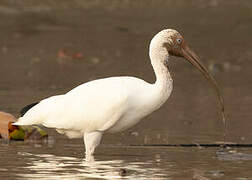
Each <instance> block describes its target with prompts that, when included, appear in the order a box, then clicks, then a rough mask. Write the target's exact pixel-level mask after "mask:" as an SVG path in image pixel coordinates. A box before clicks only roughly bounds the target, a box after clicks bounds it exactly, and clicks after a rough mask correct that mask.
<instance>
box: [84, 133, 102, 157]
mask: <svg viewBox="0 0 252 180" xmlns="http://www.w3.org/2000/svg"><path fill="white" fill-rule="evenodd" d="M102 134H103V133H102V132H100V131H94V132H89V133H84V143H85V148H86V159H88V158H89V157H91V156H92V155H93V154H94V151H95V148H96V147H97V146H98V145H99V144H100V142H101V138H102Z"/></svg>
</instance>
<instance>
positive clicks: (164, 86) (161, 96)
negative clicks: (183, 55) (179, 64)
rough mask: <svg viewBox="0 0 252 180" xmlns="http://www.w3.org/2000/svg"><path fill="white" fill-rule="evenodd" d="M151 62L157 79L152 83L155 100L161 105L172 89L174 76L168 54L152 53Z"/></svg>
mask: <svg viewBox="0 0 252 180" xmlns="http://www.w3.org/2000/svg"><path fill="white" fill-rule="evenodd" d="M150 58H151V64H152V67H153V69H154V72H155V76H156V81H155V83H154V84H153V85H152V88H153V96H155V98H153V99H154V101H156V103H157V107H159V106H161V105H162V104H163V103H164V102H165V101H166V100H167V99H168V97H169V96H170V94H171V91H172V78H171V75H170V72H169V69H168V58H169V56H168V54H167V53H166V54H164V55H163V56H162V54H160V53H159V54H150Z"/></svg>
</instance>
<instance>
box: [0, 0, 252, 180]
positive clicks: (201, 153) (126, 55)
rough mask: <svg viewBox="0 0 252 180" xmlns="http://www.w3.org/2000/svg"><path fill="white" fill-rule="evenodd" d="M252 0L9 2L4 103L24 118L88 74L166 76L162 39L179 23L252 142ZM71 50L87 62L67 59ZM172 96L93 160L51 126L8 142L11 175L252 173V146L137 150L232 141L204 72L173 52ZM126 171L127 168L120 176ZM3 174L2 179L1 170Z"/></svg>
mask: <svg viewBox="0 0 252 180" xmlns="http://www.w3.org/2000/svg"><path fill="white" fill-rule="evenodd" d="M251 9H252V3H251V1H249V0H244V1H234V0H229V1H221V0H209V1H201V0H189V1H187V0H182V1H162V0H155V1H154V0H153V1H151V0H148V1H134V2H133V1H132V2H131V1H120V2H119V1H116V0H111V1H85V0H84V1H81V0H76V1H71V2H70V1H69V2H68V1H65V0H63V1H60V3H59V2H58V1H50V0H44V1H41V2H35V1H34V2H33V1H23V0H21V1H9V0H3V1H1V2H0V32H1V33H0V37H1V40H0V55H1V59H0V61H1V66H0V99H1V101H0V110H2V111H5V112H9V113H12V114H14V115H16V116H18V111H19V110H20V108H21V107H23V106H25V105H26V104H30V103H32V102H35V101H39V100H41V99H43V98H45V97H48V96H51V95H55V94H62V93H65V92H67V91H68V90H70V89H72V88H73V87H75V86H77V85H78V84H81V83H83V82H86V81H89V80H92V79H96V78H101V77H109V76H117V75H130V76H136V77H139V78H142V79H145V80H146V81H148V82H153V81H154V74H153V72H152V69H151V66H150V63H149V60H148V45H149V41H150V39H151V38H152V36H153V35H154V34H155V33H157V32H158V31H159V30H161V29H163V28H175V29H177V30H179V31H180V32H181V33H182V34H183V35H184V37H185V39H186V41H187V42H188V44H189V45H190V46H191V47H192V49H194V50H195V52H196V53H197V54H198V55H199V56H200V57H201V60H202V62H203V63H204V64H205V65H206V66H207V67H208V69H209V70H210V71H211V73H212V74H213V75H214V76H215V78H216V80H217V81H218V83H219V85H220V87H221V89H222V92H223V95H224V99H225V106H226V113H227V114H228V134H227V141H229V142H236V143H251V142H252V132H251V128H252V124H251V123H250V121H251V107H252V101H251V100H252V96H251V91H250V89H251V85H252V82H251V81H252V79H251V78H250V77H251V75H252V74H251V70H250V69H251V68H250V67H251V64H252V61H251V58H252V53H251V49H252V43H251V42H252V37H251V32H252V23H251V22H252V14H251V12H252V10H251ZM62 49H65V50H66V51H67V53H69V54H71V55H73V54H75V53H82V54H83V58H82V57H81V58H60V57H59V52H61V50H62ZM170 70H171V73H172V77H173V80H174V89H173V92H172V96H171V97H170V98H169V100H168V101H167V103H166V104H165V105H164V106H163V107H162V108H161V109H160V110H158V111H157V112H155V113H153V114H152V115H150V116H148V117H147V118H145V119H144V120H143V121H141V122H140V123H139V124H138V125H137V126H135V127H134V128H131V129H130V130H128V131H125V132H122V133H118V134H115V135H106V136H105V137H104V138H103V142H102V145H101V146H100V147H99V148H98V149H97V152H96V156H95V160H96V161H95V162H93V163H91V164H87V163H86V162H84V161H83V153H84V147H83V142H82V140H69V139H67V138H66V137H64V136H61V135H58V134H57V133H56V132H55V131H54V130H51V129H49V130H48V132H49V135H50V138H51V139H50V141H49V142H48V143H42V144H33V143H24V142H11V143H10V144H6V143H4V142H2V143H1V144H0V156H1V159H0V177H3V178H4V179H34V178H38V179H42V178H45V179H49V178H52V179H59V178H65V179H76V178H78V179H85V178H93V179H96V178H97V179H100V178H103V179H112V178H113V179H117V178H118V179H120V178H125V179H127V178H129V179H135V178H139V179H162V178H163V179H169V178H170V179H188V177H190V178H189V179H203V180H204V179H238V180H240V179H252V173H251V172H250V167H251V165H252V164H251V154H252V150H251V149H250V148H239V149H229V150H226V151H225V152H219V149H218V148H178V147H152V146H150V147H141V146H139V147H135V146H134V147H133V146H129V145H139V144H168V143H215V142H221V141H222V140H223V139H222V135H223V125H222V122H221V117H220V113H219V111H218V110H219V109H218V106H217V100H216V97H215V94H214V91H213V90H212V89H211V86H210V85H209V84H208V83H207V82H206V81H205V80H204V78H203V77H202V75H201V74H200V73H199V72H198V71H197V70H195V69H194V68H192V66H191V65H190V64H189V63H188V62H185V61H184V60H183V59H180V58H172V59H171V60H170ZM122 168H123V169H126V176H124V177H121V176H120V175H119V173H120V169H122ZM1 179H2V178H1Z"/></svg>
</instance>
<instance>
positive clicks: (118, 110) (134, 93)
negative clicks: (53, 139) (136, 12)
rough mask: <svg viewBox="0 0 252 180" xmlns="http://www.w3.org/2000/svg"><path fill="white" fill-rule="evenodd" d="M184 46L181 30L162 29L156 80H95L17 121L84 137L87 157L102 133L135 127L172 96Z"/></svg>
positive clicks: (153, 55) (155, 55)
mask: <svg viewBox="0 0 252 180" xmlns="http://www.w3.org/2000/svg"><path fill="white" fill-rule="evenodd" d="M178 39H181V40H182V43H179V41H178ZM177 46H179V47H180V46H181V47H180V48H181V49H177ZM185 47H187V46H185ZM183 49H185V48H184V42H183V37H182V36H181V35H180V34H179V33H178V32H177V31H175V30H172V29H167V30H163V31H161V32H159V33H158V34H157V35H155V37H154V38H153V39H152V41H151V44H150V51H149V54H150V59H151V64H152V66H153V69H154V71H155V75H156V82H155V83H154V84H150V83H147V82H145V81H143V80H141V79H138V78H135V77H127V76H126V77H111V78H105V79H99V80H94V81H90V82H87V83H84V84H82V85H80V86H78V87H76V88H74V89H72V90H71V91H69V92H68V93H66V94H64V95H58V96H53V97H49V98H47V99H44V100H42V101H41V102H40V103H39V104H37V105H35V106H34V107H32V108H31V109H29V110H28V112H26V113H25V115H24V116H23V117H20V118H19V120H18V122H16V123H14V125H32V124H42V125H44V126H46V127H50V128H56V129H57V131H58V132H60V133H63V134H66V135H67V136H68V137H70V138H77V137H83V136H84V142H85V147H86V155H87V156H90V155H92V154H93V153H94V150H95V148H96V146H97V145H99V143H100V140H101V137H102V135H103V133H107V132H111V133H112V132H118V131H122V130H125V129H127V128H130V127H132V126H133V125H135V124H136V123H138V122H139V121H140V120H141V119H142V118H143V117H145V116H146V115H148V114H150V113H152V112H153V111H155V110H156V109H158V108H159V107H160V106H161V105H162V104H163V103H164V102H165V101H166V100H167V99H168V97H169V95H170V93H171V91H172V79H171V77H170V74H169V71H168V65H167V63H168V57H169V53H170V54H174V55H179V56H185V55H184V54H183V51H182V50H183ZM178 52H179V54H177V53H178ZM186 58H188V57H186ZM189 59H190V58H189Z"/></svg>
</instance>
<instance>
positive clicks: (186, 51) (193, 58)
mask: <svg viewBox="0 0 252 180" xmlns="http://www.w3.org/2000/svg"><path fill="white" fill-rule="evenodd" d="M181 52H182V55H183V56H184V58H186V59H187V60H188V61H189V62H190V63H191V64H192V65H193V66H195V67H196V68H197V69H198V70H199V71H200V72H201V73H202V74H203V75H204V76H205V77H206V79H207V80H208V81H210V82H211V83H212V85H213V86H214V89H215V91H216V94H217V96H218V100H219V104H220V106H221V113H222V120H223V123H224V126H225V127H226V119H225V113H224V101H223V97H222V95H221V93H220V90H219V86H218V84H217V82H216V81H215V79H214V78H213V76H212V75H211V74H210V73H209V72H208V70H207V69H206V68H205V66H204V65H203V64H202V63H201V62H200V60H199V57H198V56H197V55H196V54H195V53H194V52H193V51H192V50H191V49H190V48H189V47H188V46H187V45H185V46H184V47H183V48H181Z"/></svg>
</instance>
